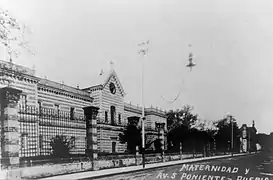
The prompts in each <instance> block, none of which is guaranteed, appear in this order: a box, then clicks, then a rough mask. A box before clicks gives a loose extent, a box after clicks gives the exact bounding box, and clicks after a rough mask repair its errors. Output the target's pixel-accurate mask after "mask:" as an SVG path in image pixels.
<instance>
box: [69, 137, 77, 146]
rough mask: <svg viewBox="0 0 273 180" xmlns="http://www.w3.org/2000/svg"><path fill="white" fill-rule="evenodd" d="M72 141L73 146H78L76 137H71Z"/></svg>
mask: <svg viewBox="0 0 273 180" xmlns="http://www.w3.org/2000/svg"><path fill="white" fill-rule="evenodd" d="M70 143H71V147H72V148H75V146H76V138H75V137H74V136H72V137H71V140H70Z"/></svg>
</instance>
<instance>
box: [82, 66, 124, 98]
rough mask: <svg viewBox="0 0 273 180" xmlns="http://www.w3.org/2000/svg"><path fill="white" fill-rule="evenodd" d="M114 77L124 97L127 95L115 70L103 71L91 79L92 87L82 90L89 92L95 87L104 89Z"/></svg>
mask: <svg viewBox="0 0 273 180" xmlns="http://www.w3.org/2000/svg"><path fill="white" fill-rule="evenodd" d="M112 76H115V79H116V81H117V82H118V87H119V88H120V90H121V92H122V95H123V96H124V95H125V92H124V89H123V87H122V84H121V82H120V81H119V79H118V76H117V73H116V71H115V70H114V69H110V70H108V71H106V72H105V71H102V72H101V73H98V74H97V75H95V76H93V77H90V84H92V85H91V86H89V87H87V88H83V89H82V90H88V89H91V88H93V87H97V86H102V87H104V86H105V85H106V84H107V82H108V81H109V80H110V79H111V77H112Z"/></svg>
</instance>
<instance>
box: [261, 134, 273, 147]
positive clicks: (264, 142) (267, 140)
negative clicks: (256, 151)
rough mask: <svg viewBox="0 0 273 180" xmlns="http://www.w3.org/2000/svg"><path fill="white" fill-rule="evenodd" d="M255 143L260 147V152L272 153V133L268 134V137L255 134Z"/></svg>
mask: <svg viewBox="0 0 273 180" xmlns="http://www.w3.org/2000/svg"><path fill="white" fill-rule="evenodd" d="M257 142H258V143H259V144H260V145H261V146H262V150H265V151H271V152H273V143H272V142H273V133H270V135H268V134H264V133H259V134H257Z"/></svg>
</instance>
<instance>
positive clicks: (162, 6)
mask: <svg viewBox="0 0 273 180" xmlns="http://www.w3.org/2000/svg"><path fill="white" fill-rule="evenodd" d="M0 6H1V7H3V8H5V9H8V10H9V11H10V12H11V14H12V15H13V16H15V17H17V18H18V19H19V20H20V21H21V22H24V23H26V24H27V25H28V26H29V27H30V28H31V30H32V34H30V35H29V36H28V38H29V41H30V43H31V44H30V45H31V46H32V48H33V49H34V51H35V53H36V56H34V57H32V56H31V55H29V54H27V53H23V54H22V55H21V56H20V58H18V59H15V60H14V61H15V62H16V63H18V64H21V65H25V66H28V67H32V66H33V65H35V66H36V72H37V73H36V74H37V75H38V76H40V77H44V76H47V77H48V79H51V80H54V81H58V82H61V81H62V80H63V81H64V82H65V83H66V84H68V85H71V86H75V87H76V86H77V84H79V85H80V87H82V88H83V87H86V86H89V85H92V77H93V76H94V75H97V74H98V73H99V72H100V70H101V69H107V68H108V67H109V61H110V60H112V61H113V62H114V67H115V70H116V72H117V74H118V77H119V79H120V81H121V83H122V85H123V88H124V90H125V92H126V98H125V100H126V101H127V102H130V101H131V102H132V103H134V104H140V103H141V101H140V99H141V98H140V97H141V89H140V83H141V78H140V77H141V76H140V72H141V71H140V68H141V61H142V60H144V67H145V70H144V91H145V92H144V102H145V105H146V106H151V105H153V106H154V107H155V106H157V107H160V108H162V109H167V110H168V109H177V108H181V107H182V106H183V105H185V104H190V105H192V106H194V108H195V110H194V111H195V112H196V113H198V114H199V117H200V118H202V119H208V120H218V119H220V118H222V117H223V116H225V115H226V113H227V112H229V113H231V114H232V115H233V116H234V117H235V118H237V120H238V121H239V124H240V125H241V124H244V123H246V124H248V125H251V123H252V120H255V121H256V127H257V129H258V131H259V132H265V133H269V132H272V131H273V79H272V77H273V1H272V0H267V1H266V0H256V1H253V0H226V1H219V0H206V1H204V0H199V1H198V0H127V1H126V0H54V1H53V0H51V1H50V0H24V1H22V0H0ZM144 40H149V41H150V44H149V52H148V54H147V56H146V57H144V58H142V57H141V56H139V54H138V51H139V47H138V44H139V43H140V42H142V41H144ZM189 44H191V45H192V47H191V48H189ZM190 51H191V52H192V53H193V56H194V62H195V63H196V64H197V66H196V67H194V68H193V69H192V71H191V72H190V71H189V69H187V68H186V67H185V65H186V64H187V63H188V62H187V61H188V54H189V52H190ZM1 55H2V57H3V50H2V49H1ZM179 92H181V93H180V96H179V98H178V100H177V101H175V102H174V103H170V102H169V101H171V100H173V99H174V98H175V97H176V96H177V94H178V93H179Z"/></svg>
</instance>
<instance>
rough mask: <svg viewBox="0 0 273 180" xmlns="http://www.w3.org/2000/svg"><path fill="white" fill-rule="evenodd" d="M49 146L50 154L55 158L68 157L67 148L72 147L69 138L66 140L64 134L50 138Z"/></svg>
mask: <svg viewBox="0 0 273 180" xmlns="http://www.w3.org/2000/svg"><path fill="white" fill-rule="evenodd" d="M50 146H51V148H52V156H54V157H57V158H65V157H69V155H70V153H69V150H70V149H71V148H72V143H71V139H70V140H68V139H67V138H66V136H63V135H60V136H58V135H57V136H55V137H53V138H51V140H50Z"/></svg>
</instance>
